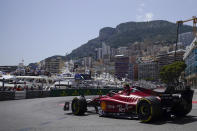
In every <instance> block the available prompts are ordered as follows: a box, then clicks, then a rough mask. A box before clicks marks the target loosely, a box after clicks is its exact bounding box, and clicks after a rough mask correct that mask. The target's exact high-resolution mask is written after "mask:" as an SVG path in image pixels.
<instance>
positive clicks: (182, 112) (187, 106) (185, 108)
mask: <svg viewBox="0 0 197 131" xmlns="http://www.w3.org/2000/svg"><path fill="white" fill-rule="evenodd" d="M191 110H192V101H187V100H185V99H182V100H181V102H180V103H179V104H177V105H176V106H175V107H174V109H173V113H174V115H175V116H177V117H184V116H186V115H187V114H188V113H189V112H190V111H191Z"/></svg>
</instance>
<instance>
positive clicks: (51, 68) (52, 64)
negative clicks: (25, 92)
mask: <svg viewBox="0 0 197 131" xmlns="http://www.w3.org/2000/svg"><path fill="white" fill-rule="evenodd" d="M63 67H64V62H63V60H62V58H61V57H55V58H48V59H46V60H45V69H46V71H48V72H50V73H52V74H59V73H61V70H62V68H63Z"/></svg>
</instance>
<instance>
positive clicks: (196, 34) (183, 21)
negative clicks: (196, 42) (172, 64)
mask: <svg viewBox="0 0 197 131" xmlns="http://www.w3.org/2000/svg"><path fill="white" fill-rule="evenodd" d="M189 21H193V34H194V36H195V37H196V38H197V33H196V23H197V18H196V16H193V17H192V18H191V19H188V20H180V21H177V22H176V23H177V35H176V46H175V54H174V59H175V61H176V50H177V44H178V39H179V30H180V26H181V25H182V24H183V23H185V22H189Z"/></svg>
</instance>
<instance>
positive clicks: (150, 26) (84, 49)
mask: <svg viewBox="0 0 197 131" xmlns="http://www.w3.org/2000/svg"><path fill="white" fill-rule="evenodd" d="M176 29H177V26H176V24H175V23H171V22H168V21H164V20H156V21H150V22H126V23H122V24H119V25H118V26H116V28H112V27H104V28H102V29H101V30H100V31H99V36H98V37H97V38H94V39H92V40H89V41H88V42H87V43H85V44H83V45H81V46H80V47H78V48H77V49H74V50H73V51H72V52H71V53H70V54H69V55H67V59H71V58H72V59H73V58H81V57H85V56H94V55H95V48H99V47H101V43H102V42H105V43H106V44H107V45H109V46H111V47H112V48H118V47H120V46H129V45H131V44H133V43H134V42H145V41H149V42H153V43H158V42H159V43H163V44H173V43H175V41H176ZM189 31H192V27H191V26H187V25H183V26H182V27H181V31H180V33H184V32H189Z"/></svg>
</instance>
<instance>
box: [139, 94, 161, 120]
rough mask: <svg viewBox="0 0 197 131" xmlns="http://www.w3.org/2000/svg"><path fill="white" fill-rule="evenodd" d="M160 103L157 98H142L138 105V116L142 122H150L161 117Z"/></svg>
mask: <svg viewBox="0 0 197 131" xmlns="http://www.w3.org/2000/svg"><path fill="white" fill-rule="evenodd" d="M161 114H162V113H161V107H160V101H159V100H158V99H157V98H155V97H147V98H142V99H140V100H139V101H138V104H137V115H138V118H139V119H140V121H141V122H150V121H152V120H154V119H156V118H158V117H159V116H161Z"/></svg>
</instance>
